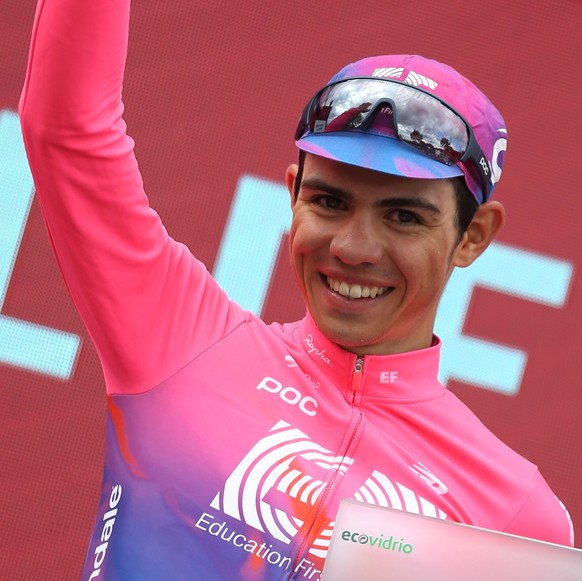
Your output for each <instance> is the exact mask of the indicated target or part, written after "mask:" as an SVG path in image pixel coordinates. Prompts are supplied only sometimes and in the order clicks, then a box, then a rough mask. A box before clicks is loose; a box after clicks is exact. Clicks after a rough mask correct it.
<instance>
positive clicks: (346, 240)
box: [288, 155, 462, 355]
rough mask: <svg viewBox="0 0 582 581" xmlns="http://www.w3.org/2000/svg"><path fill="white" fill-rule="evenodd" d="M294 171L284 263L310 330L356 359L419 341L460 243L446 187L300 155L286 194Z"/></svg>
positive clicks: (423, 340)
mask: <svg viewBox="0 0 582 581" xmlns="http://www.w3.org/2000/svg"><path fill="white" fill-rule="evenodd" d="M295 169H296V168H293V167H292V168H290V173H289V175H288V186H289V188H290V191H291V195H292V204H293V221H292V225H291V232H290V252H291V263H292V268H293V270H294V272H295V276H296V278H297V281H298V283H299V287H300V290H301V292H302V294H303V297H304V300H305V302H306V304H307V308H308V310H309V312H310V313H311V315H312V317H313V319H314V320H315V323H316V324H317V326H318V327H319V329H320V330H321V331H322V332H323V333H324V334H325V335H326V336H327V337H328V338H329V339H331V340H332V341H334V342H336V343H338V344H339V345H341V346H342V347H344V348H346V349H348V350H350V351H354V352H356V353H358V354H361V355H362V354H369V353H373V354H388V353H400V352H404V351H410V350H414V349H421V348H424V347H428V346H429V345H430V344H431V341H432V333H433V324H434V319H435V315H436V309H437V305H438V301H439V298H440V296H441V293H442V291H443V289H444V286H445V283H446V281H447V279H448V277H449V275H450V273H451V271H452V269H453V267H454V266H455V264H456V263H455V260H456V255H457V252H458V248H459V246H461V245H462V241H461V242H460V243H459V233H458V231H457V229H456V227H455V213H456V209H457V208H456V200H455V193H454V186H453V183H452V182H451V181H450V180H438V179H432V180H423V179H409V178H402V177H398V176H392V175H388V174H383V173H379V172H375V171H371V170H367V169H364V168H359V167H354V166H349V165H345V164H342V163H339V162H336V161H332V160H329V159H325V158H322V157H319V156H314V155H307V156H306V160H305V167H304V173H303V179H302V182H301V188H300V191H299V195H298V197H297V199H296V200H295V199H294V196H293V182H294V171H295Z"/></svg>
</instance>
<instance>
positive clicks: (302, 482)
mask: <svg viewBox="0 0 582 581" xmlns="http://www.w3.org/2000/svg"><path fill="white" fill-rule="evenodd" d="M353 463H354V460H353V459H352V458H349V457H347V456H335V455H333V454H332V453H331V452H330V451H329V450H327V449H325V448H323V447H322V446H319V445H318V444H316V443H315V442H313V441H312V440H311V439H310V438H309V437H308V436H307V435H305V434H304V433H303V432H301V431H300V430H298V429H296V428H293V427H292V426H290V425H289V424H288V423H286V422H283V421H280V422H278V423H277V424H276V425H275V426H274V427H273V428H272V429H271V430H270V431H269V434H268V435H267V436H266V437H265V438H263V439H261V440H259V441H258V442H257V443H256V444H255V446H253V448H252V449H251V450H250V451H249V453H248V454H247V455H246V456H245V457H244V458H243V459H242V461H241V462H240V463H239V465H238V466H237V467H236V468H235V470H234V471H233V472H232V474H231V475H230V476H229V477H228V479H227V481H226V483H225V485H224V488H223V489H222V491H221V492H219V493H218V494H217V495H216V496H215V497H214V499H213V501H212V502H211V504H210V506H211V507H212V508H213V509H215V510H219V511H221V512H223V513H224V514H227V515H228V516H230V517H232V518H235V519H237V520H239V521H241V522H244V523H246V524H247V525H248V526H251V527H253V528H255V529H257V530H259V531H261V532H266V533H269V534H270V535H271V536H272V537H274V538H276V539H278V540H280V541H283V542H284V543H287V544H288V543H290V542H291V540H292V539H293V538H294V537H295V535H296V534H297V533H298V531H299V529H300V528H301V526H302V525H303V523H304V521H305V518H306V515H307V513H308V512H309V510H310V509H311V508H312V507H313V506H314V505H315V504H316V502H317V501H318V499H319V497H320V495H321V494H322V492H323V491H324V490H325V489H326V487H327V486H328V484H329V473H330V471H333V472H335V473H336V480H337V479H340V478H343V477H344V476H345V474H346V473H347V471H348V470H349V468H350V466H352V465H353ZM290 499H291V501H290ZM353 499H354V500H359V501H364V502H369V503H371V504H376V505H378V506H385V507H391V508H396V509H399V510H406V511H407V512H412V513H416V514H424V515H427V516H432V517H438V518H442V519H444V518H446V516H447V515H446V514H445V513H444V512H443V511H442V510H440V509H438V508H437V507H436V506H435V505H434V504H432V503H431V502H429V501H428V500H426V499H424V498H422V497H421V496H420V495H417V494H416V493H414V492H413V491H412V490H410V489H409V488H407V487H406V486H403V485H402V484H400V483H398V482H393V481H391V480H390V479H389V478H388V477H387V476H386V475H385V474H382V473H381V472H378V471H374V472H373V473H372V475H371V476H370V477H369V478H368V479H367V480H366V481H365V482H364V483H363V484H362V486H361V487H360V488H359V490H357V491H356V493H355V494H354V496H353ZM333 525H334V523H333V522H330V523H329V525H328V526H327V527H326V529H325V530H324V531H323V532H322V533H321V534H320V536H319V538H318V539H316V540H315V541H314V543H313V545H312V546H311V549H310V553H311V554H313V555H314V556H317V557H322V558H325V556H326V555H327V550H328V548H329V543H330V540H331V533H332V530H333Z"/></svg>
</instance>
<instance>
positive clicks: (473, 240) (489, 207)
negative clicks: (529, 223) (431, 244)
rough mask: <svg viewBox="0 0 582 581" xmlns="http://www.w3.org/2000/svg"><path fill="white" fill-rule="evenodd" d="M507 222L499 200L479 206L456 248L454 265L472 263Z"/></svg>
mask: <svg viewBox="0 0 582 581" xmlns="http://www.w3.org/2000/svg"><path fill="white" fill-rule="evenodd" d="M503 224H505V208H504V207H503V205H502V204H501V203H500V202H498V201H497V200H492V201H490V202H485V203H484V204H481V205H480V206H479V208H477V212H475V216H474V217H473V220H472V221H471V223H470V224H469V227H468V228H467V230H466V231H465V232H464V233H463V237H462V238H461V241H460V242H459V244H458V246H457V248H456V249H455V252H454V255H453V261H452V262H453V264H454V266H460V267H465V266H469V265H470V264H472V263H473V262H474V261H475V260H476V259H477V258H478V257H479V256H481V254H483V252H485V250H486V249H487V247H488V246H489V244H491V242H492V241H493V239H494V238H495V236H496V235H497V232H499V230H500V229H501V227H502V226H503Z"/></svg>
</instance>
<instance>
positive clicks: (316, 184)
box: [301, 177, 441, 216]
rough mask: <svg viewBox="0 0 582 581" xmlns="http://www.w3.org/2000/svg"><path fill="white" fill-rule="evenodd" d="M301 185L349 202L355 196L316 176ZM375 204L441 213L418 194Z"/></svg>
mask: <svg viewBox="0 0 582 581" xmlns="http://www.w3.org/2000/svg"><path fill="white" fill-rule="evenodd" d="M301 187H302V188H306V189H309V190H320V191H322V192H326V193H328V194H331V195H332V196H336V197H338V198H341V199H342V200H345V201H346V202H351V201H353V200H354V199H355V196H354V195H353V194H352V193H351V192H350V191H348V190H345V189H343V188H340V187H338V186H333V185H331V184H329V183H327V182H326V181H324V180H322V179H319V178H316V177H312V178H306V179H304V180H303V181H302V182H301ZM376 205H377V206H378V207H381V208H402V207H404V208H418V209H419V210H426V211H427V212H430V213H431V214H433V215H435V216H438V215H440V214H441V209H440V208H439V207H438V206H437V205H436V204H434V203H432V202H430V201H429V200H427V199H425V198H422V197H420V196H398V197H393V198H392V197H391V198H383V199H381V200H378V201H377V202H376Z"/></svg>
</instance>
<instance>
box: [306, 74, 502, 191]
mask: <svg viewBox="0 0 582 581" xmlns="http://www.w3.org/2000/svg"><path fill="white" fill-rule="evenodd" d="M337 131H341V132H350V131H356V132H362V133H371V134H374V135H381V136H384V137H390V138H393V139H398V140H400V141H402V142H403V143H406V144H407V145H409V146H410V147H413V148H414V149H416V150H418V151H419V152H421V153H422V154H423V155H425V156H426V157H428V158H430V159H433V160H435V161H438V162H440V163H443V164H445V165H457V166H459V167H460V169H462V170H464V173H467V172H468V173H470V174H471V177H472V178H473V180H475V181H476V182H477V183H478V184H480V185H481V189H480V191H477V192H475V191H472V193H473V195H474V196H475V197H476V198H477V199H478V200H482V201H483V202H485V201H487V199H488V198H489V196H490V193H491V189H492V186H493V184H492V181H491V168H490V166H489V163H488V161H487V158H486V157H485V154H484V153H483V151H482V150H481V148H480V147H479V144H478V143H477V140H476V139H475V136H474V133H473V130H472V129H471V126H470V125H469V124H468V123H467V121H466V120H465V119H464V118H463V116H462V115H461V114H460V113H458V112H457V111H455V109H453V108H452V107H451V106H450V105H448V104H447V103H445V102H444V101H441V100H440V99H439V98H437V97H436V96H434V95H433V94H431V93H428V92H427V91H425V90H423V89H421V88H419V87H414V86H411V85H408V84H405V83H402V82H399V81H394V80H390V79H379V78H376V77H358V78H352V79H344V80H342V81H338V82H335V83H331V84H329V85H326V86H325V87H324V88H323V89H321V90H320V91H318V92H317V93H316V95H315V96H314V97H313V99H311V101H310V102H309V103H308V105H307V107H306V108H305V110H304V111H303V114H302V115H301V119H300V121H299V125H298V127H297V131H296V134H295V140H299V139H301V138H303V137H307V136H309V135H314V134H322V133H330V132H337ZM467 185H468V187H469V189H471V190H472V189H474V187H475V186H473V187H471V185H470V184H467Z"/></svg>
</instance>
